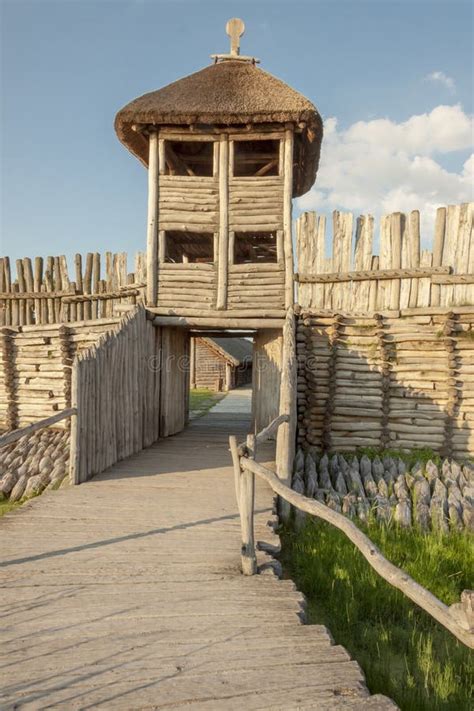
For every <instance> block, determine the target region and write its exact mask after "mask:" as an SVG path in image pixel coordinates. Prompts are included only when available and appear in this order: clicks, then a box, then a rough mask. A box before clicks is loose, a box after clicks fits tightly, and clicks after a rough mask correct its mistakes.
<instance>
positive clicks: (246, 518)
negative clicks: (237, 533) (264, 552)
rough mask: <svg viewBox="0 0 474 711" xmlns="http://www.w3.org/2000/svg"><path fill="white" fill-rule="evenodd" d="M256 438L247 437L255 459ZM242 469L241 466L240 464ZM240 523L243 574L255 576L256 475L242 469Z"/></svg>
mask: <svg viewBox="0 0 474 711" xmlns="http://www.w3.org/2000/svg"><path fill="white" fill-rule="evenodd" d="M256 446H257V443H256V437H255V435H254V434H250V435H247V457H248V458H249V459H255V454H256V451H255V450H256ZM239 469H240V464H239ZM239 489H240V497H239V501H240V507H239V508H240V523H241V527H242V549H241V561H242V573H243V574H244V575H255V573H256V572H257V557H256V555H255V540H254V530H253V516H254V505H255V474H253V473H252V472H249V471H247V470H246V469H240V486H239Z"/></svg>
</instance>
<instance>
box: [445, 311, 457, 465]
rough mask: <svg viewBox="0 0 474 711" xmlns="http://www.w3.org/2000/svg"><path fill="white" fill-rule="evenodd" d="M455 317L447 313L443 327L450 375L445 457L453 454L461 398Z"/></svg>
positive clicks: (446, 410)
mask: <svg viewBox="0 0 474 711" xmlns="http://www.w3.org/2000/svg"><path fill="white" fill-rule="evenodd" d="M455 318H456V316H455V314H453V313H448V314H446V320H445V322H444V328H443V337H444V347H445V349H446V358H447V365H448V373H449V377H447V378H446V385H447V386H448V391H447V396H448V400H447V402H446V406H445V412H446V419H445V422H444V444H443V447H442V450H441V454H442V456H443V457H452V456H453V430H454V425H455V421H456V414H457V410H458V399H459V393H458V389H457V387H456V375H457V358H456V341H455V338H456V335H455V334H456V332H455V329H454V320H455Z"/></svg>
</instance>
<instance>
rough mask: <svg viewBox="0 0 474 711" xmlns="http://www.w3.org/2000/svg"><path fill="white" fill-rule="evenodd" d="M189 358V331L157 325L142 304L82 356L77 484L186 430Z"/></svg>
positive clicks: (76, 388) (73, 472)
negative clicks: (184, 365)
mask: <svg viewBox="0 0 474 711" xmlns="http://www.w3.org/2000/svg"><path fill="white" fill-rule="evenodd" d="M186 356H187V339H186V334H185V333H184V332H183V331H180V330H178V329H168V328H159V327H158V328H157V327H155V326H154V325H153V323H152V321H151V320H149V319H148V318H147V316H146V311H145V309H144V308H143V307H142V306H137V307H136V308H135V309H134V311H133V312H131V313H130V314H127V315H126V316H125V317H124V318H123V320H122V322H121V324H120V328H119V329H117V330H116V331H113V332H108V333H105V334H103V335H101V336H100V338H99V340H98V342H97V343H96V344H94V345H92V346H91V347H90V348H88V349H86V350H84V351H82V352H81V353H79V354H78V355H76V358H75V360H74V365H73V370H72V399H71V402H72V407H73V408H75V409H76V410H77V414H76V415H75V416H74V417H73V419H72V428H71V469H70V479H71V483H73V484H80V483H81V482H84V481H86V479H88V478H89V477H91V476H93V475H94V474H98V473H100V472H102V471H104V470H105V469H107V468H108V467H109V466H111V465H112V464H114V463H115V462H117V461H119V460H121V459H124V458H125V457H128V456H130V455H131V454H135V453H136V452H139V451H140V450H141V449H143V448H145V447H149V446H150V445H151V444H152V443H153V442H155V441H156V440H157V439H158V438H159V437H166V436H168V435H171V434H174V433H175V432H179V431H180V430H181V429H182V428H183V427H184V424H185V418H186V412H187V397H188V390H189V382H188V373H187V370H186V369H185V368H180V367H179V358H181V357H183V358H186Z"/></svg>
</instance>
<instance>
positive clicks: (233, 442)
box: [229, 435, 240, 513]
mask: <svg viewBox="0 0 474 711" xmlns="http://www.w3.org/2000/svg"><path fill="white" fill-rule="evenodd" d="M229 449H230V454H231V457H232V466H233V468H234V486H235V498H236V500H237V508H238V510H239V513H240V457H239V452H238V446H237V437H235V435H230V436H229Z"/></svg>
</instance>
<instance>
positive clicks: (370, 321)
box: [297, 307, 474, 459]
mask: <svg viewBox="0 0 474 711" xmlns="http://www.w3.org/2000/svg"><path fill="white" fill-rule="evenodd" d="M297 356H298V364H299V367H298V386H297V389H298V423H299V427H298V440H299V442H300V444H302V445H305V446H308V445H310V446H315V447H317V448H318V449H320V450H324V451H340V452H344V451H354V450H355V449H357V448H358V447H367V446H372V447H376V448H393V449H401V450H411V449H419V448H422V447H429V448H431V449H433V450H435V451H437V452H440V453H441V454H443V455H444V456H455V457H458V458H461V459H462V458H463V457H466V456H468V455H469V456H472V454H473V453H474V430H473V426H474V307H471V308H470V309H467V308H459V309H456V307H453V309H452V311H451V312H448V313H446V311H445V310H439V311H438V312H437V313H436V312H435V313H429V314H426V313H425V314H423V313H420V314H419V315H412V316H407V317H397V318H390V317H384V316H382V315H380V314H376V315H374V316H373V317H361V316H351V315H342V314H337V313H335V314H333V315H332V316H328V315H322V314H318V313H317V312H303V313H302V314H301V315H300V317H299V320H298V329H297Z"/></svg>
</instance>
